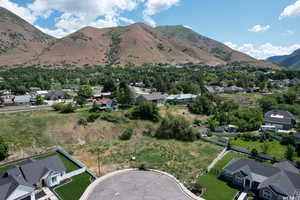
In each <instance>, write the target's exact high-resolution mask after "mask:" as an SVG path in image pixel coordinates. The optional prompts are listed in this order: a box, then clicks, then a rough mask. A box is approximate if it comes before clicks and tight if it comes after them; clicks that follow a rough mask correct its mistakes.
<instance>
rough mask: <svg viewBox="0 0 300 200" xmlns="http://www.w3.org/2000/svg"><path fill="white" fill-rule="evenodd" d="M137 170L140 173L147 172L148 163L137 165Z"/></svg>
mask: <svg viewBox="0 0 300 200" xmlns="http://www.w3.org/2000/svg"><path fill="white" fill-rule="evenodd" d="M139 170H141V171H147V170H148V163H146V162H143V163H141V164H140V165H139Z"/></svg>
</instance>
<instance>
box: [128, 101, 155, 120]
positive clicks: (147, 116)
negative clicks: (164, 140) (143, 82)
mask: <svg viewBox="0 0 300 200" xmlns="http://www.w3.org/2000/svg"><path fill="white" fill-rule="evenodd" d="M128 117H129V118H131V119H142V120H150V121H154V122H157V121H159V119H160V116H159V109H158V107H157V105H156V104H154V103H151V102H143V103H141V104H139V105H137V106H135V107H134V108H133V110H132V111H131V112H130V113H129V114H128Z"/></svg>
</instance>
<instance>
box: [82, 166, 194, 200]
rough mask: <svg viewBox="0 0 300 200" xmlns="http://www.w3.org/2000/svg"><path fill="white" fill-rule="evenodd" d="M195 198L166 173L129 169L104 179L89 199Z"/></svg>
mask: <svg viewBox="0 0 300 200" xmlns="http://www.w3.org/2000/svg"><path fill="white" fill-rule="evenodd" d="M104 199H105V200H194V199H192V198H191V197H188V196H187V195H186V194H185V193H184V192H183V191H182V189H181V188H180V187H179V186H178V184H177V183H176V182H175V181H174V180H173V179H172V178H171V177H168V176H166V175H163V174H160V173H156V172H150V171H147V172H145V171H128V172H124V173H120V174H117V175H114V176H111V177H109V178H107V179H104V180H103V181H101V182H100V183H98V185H96V186H95V188H94V189H93V191H92V193H90V195H89V197H88V198H87V200H104Z"/></svg>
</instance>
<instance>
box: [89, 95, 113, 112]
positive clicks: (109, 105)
mask: <svg viewBox="0 0 300 200" xmlns="http://www.w3.org/2000/svg"><path fill="white" fill-rule="evenodd" d="M94 104H96V105H99V107H98V108H99V110H109V109H112V110H117V109H118V103H117V101H115V100H112V99H110V98H106V97H103V98H102V99H99V100H97V101H94Z"/></svg>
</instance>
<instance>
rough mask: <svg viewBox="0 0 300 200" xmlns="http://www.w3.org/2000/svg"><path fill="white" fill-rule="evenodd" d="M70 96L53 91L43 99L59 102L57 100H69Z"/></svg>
mask: <svg viewBox="0 0 300 200" xmlns="http://www.w3.org/2000/svg"><path fill="white" fill-rule="evenodd" d="M70 98H71V96H70V95H69V94H68V93H67V92H65V91H62V90H58V91H54V92H49V93H48V94H45V99H46V100H59V99H70Z"/></svg>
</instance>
